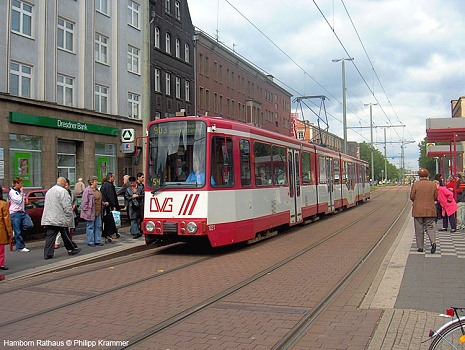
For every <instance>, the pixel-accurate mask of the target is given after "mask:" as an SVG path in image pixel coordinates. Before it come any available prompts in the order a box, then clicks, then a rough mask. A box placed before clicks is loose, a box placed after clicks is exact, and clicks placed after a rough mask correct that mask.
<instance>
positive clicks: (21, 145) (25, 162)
mask: <svg viewBox="0 0 465 350" xmlns="http://www.w3.org/2000/svg"><path fill="white" fill-rule="evenodd" d="M9 156H10V179H11V180H13V178H14V177H16V176H20V177H22V178H23V186H24V187H42V138H41V137H39V136H29V135H19V134H10V155H9ZM8 185H11V184H8Z"/></svg>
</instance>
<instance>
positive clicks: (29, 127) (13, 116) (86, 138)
mask: <svg viewBox="0 0 465 350" xmlns="http://www.w3.org/2000/svg"><path fill="white" fill-rule="evenodd" d="M0 13H3V14H4V21H3V24H1V25H0V57H1V58H2V61H3V62H5V64H2V65H0V95H1V96H0V113H1V114H0V118H1V121H2V125H3V127H2V128H1V130H0V182H1V183H4V184H5V185H6V186H8V185H9V184H10V183H11V181H12V178H13V177H14V176H16V175H17V174H18V171H19V170H18V169H19V166H18V164H19V163H20V162H22V161H23V160H24V159H26V160H28V161H29V162H30V163H29V169H28V174H27V176H24V178H25V179H26V178H27V181H25V186H26V187H48V186H50V185H51V184H53V183H54V182H55V180H56V177H57V176H66V177H68V178H69V179H70V181H71V183H74V182H75V180H76V178H77V177H83V178H84V179H86V178H87V177H89V176H91V175H97V176H98V177H99V179H101V178H102V176H103V175H104V173H106V172H110V171H111V172H115V173H116V174H117V176H118V179H119V178H121V177H122V175H123V174H125V173H129V174H135V173H136V172H137V171H139V169H136V168H135V167H134V166H133V165H132V156H128V155H126V156H125V155H124V154H123V153H121V151H120V143H121V141H120V135H119V133H120V131H121V129H123V128H134V129H135V130H136V134H139V135H140V133H141V132H142V121H141V120H140V119H141V98H142V82H141V75H142V70H143V66H142V62H141V61H142V59H141V51H142V45H143V35H142V30H141V26H142V22H143V21H142V20H143V12H142V7H141V5H140V3H138V2H136V1H132V0H114V1H110V0H95V1H94V0H82V1H75V0H61V1H41V0H27V1H23V0H7V1H2V2H0ZM123 24H124V25H123Z"/></svg>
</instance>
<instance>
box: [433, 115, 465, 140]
mask: <svg viewBox="0 0 465 350" xmlns="http://www.w3.org/2000/svg"><path fill="white" fill-rule="evenodd" d="M426 136H427V137H428V142H454V141H455V142H460V141H465V118H430V119H426Z"/></svg>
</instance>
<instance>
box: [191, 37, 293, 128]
mask: <svg viewBox="0 0 465 350" xmlns="http://www.w3.org/2000/svg"><path fill="white" fill-rule="evenodd" d="M194 44H195V47H196V60H197V61H196V66H195V67H196V73H195V76H196V78H197V87H196V88H197V90H196V93H197V96H196V102H197V107H196V108H197V114H199V115H204V114H207V115H211V116H220V117H223V118H229V119H234V120H239V121H243V122H245V123H248V124H251V125H255V126H259V127H261V128H264V129H267V130H272V131H276V132H278V133H281V134H285V135H290V131H291V129H290V114H291V96H292V95H291V94H290V93H289V92H287V91H286V90H285V89H283V88H282V87H280V86H279V85H278V84H276V83H275V82H274V79H273V76H271V75H269V74H267V73H265V72H263V71H262V70H261V69H259V68H258V67H256V66H254V65H253V64H252V63H251V62H249V61H247V60H246V59H245V58H243V57H241V56H239V55H238V54H237V53H235V52H233V51H232V50H230V49H229V48H227V47H226V46H224V45H223V44H221V43H220V42H219V41H217V40H216V39H215V38H213V37H211V36H210V35H208V34H207V33H205V32H203V31H201V30H198V29H197V30H196V31H195V40H194Z"/></svg>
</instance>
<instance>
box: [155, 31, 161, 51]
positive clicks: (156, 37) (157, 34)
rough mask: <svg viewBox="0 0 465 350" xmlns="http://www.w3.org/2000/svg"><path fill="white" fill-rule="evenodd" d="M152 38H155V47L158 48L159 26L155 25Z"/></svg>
mask: <svg viewBox="0 0 465 350" xmlns="http://www.w3.org/2000/svg"><path fill="white" fill-rule="evenodd" d="M154 40H155V43H154V44H155V47H156V48H157V49H159V48H160V28H159V27H155V35H154Z"/></svg>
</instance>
